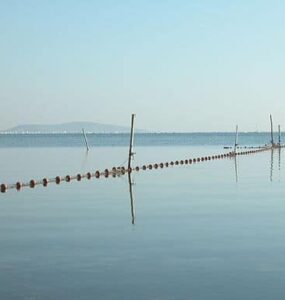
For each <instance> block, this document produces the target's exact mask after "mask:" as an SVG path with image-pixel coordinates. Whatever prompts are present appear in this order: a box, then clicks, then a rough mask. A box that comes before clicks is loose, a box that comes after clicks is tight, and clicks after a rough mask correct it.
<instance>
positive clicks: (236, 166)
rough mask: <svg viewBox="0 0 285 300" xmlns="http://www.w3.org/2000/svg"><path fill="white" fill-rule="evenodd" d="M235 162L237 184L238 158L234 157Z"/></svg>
mask: <svg viewBox="0 0 285 300" xmlns="http://www.w3.org/2000/svg"><path fill="white" fill-rule="evenodd" d="M234 160H235V174H236V182H238V165H237V157H236V156H234Z"/></svg>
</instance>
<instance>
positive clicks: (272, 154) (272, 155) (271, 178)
mask: <svg viewBox="0 0 285 300" xmlns="http://www.w3.org/2000/svg"><path fill="white" fill-rule="evenodd" d="M273 152H274V149H273V148H272V149H271V160H270V181H272V180H273V167H274V153H273Z"/></svg>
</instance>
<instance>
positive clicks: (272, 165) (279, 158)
mask: <svg viewBox="0 0 285 300" xmlns="http://www.w3.org/2000/svg"><path fill="white" fill-rule="evenodd" d="M275 150H277V151H278V171H279V181H280V171H281V148H278V149H274V148H273V149H271V160H270V181H271V182H272V181H273V179H274V154H275Z"/></svg>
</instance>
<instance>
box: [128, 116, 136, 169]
mask: <svg viewBox="0 0 285 300" xmlns="http://www.w3.org/2000/svg"><path fill="white" fill-rule="evenodd" d="M135 116H136V115H135V114H132V121H131V137H130V147H129V161H128V169H130V168H131V167H132V162H131V161H132V157H133V155H134V154H135V153H134V152H133V144H134V122H135Z"/></svg>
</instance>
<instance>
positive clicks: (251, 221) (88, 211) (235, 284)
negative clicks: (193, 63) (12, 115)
mask: <svg viewBox="0 0 285 300" xmlns="http://www.w3.org/2000/svg"><path fill="white" fill-rule="evenodd" d="M222 152H224V150H223V149H222V147H221V146H203V147H202V146H179V147H178V146H177V147H163V146H161V147H150V146H144V147H137V148H136V157H135V160H134V165H137V164H138V165H141V164H145V163H154V162H158V163H159V162H164V161H169V160H176V159H178V160H180V159H187V158H192V157H195V156H197V155H200V156H201V155H206V154H218V153H222ZM0 153H1V156H0V157H1V158H2V161H1V181H2V182H11V181H12V182H14V181H15V180H19V179H21V180H24V181H25V180H29V179H30V178H32V177H33V178H36V179H37V178H39V179H41V178H43V177H45V176H55V175H66V174H68V173H69V174H74V175H75V174H77V173H78V172H85V171H95V170H96V169H105V168H106V167H112V166H113V165H115V166H117V165H120V164H121V163H123V162H124V161H125V158H126V153H127V148H126V147H100V148H93V149H92V150H91V151H90V152H89V153H88V155H86V153H85V151H84V149H81V148H68V147H65V148H52V147H49V148H44V147H41V148H17V149H16V148H9V149H7V148H3V149H0ZM284 161H285V158H284V152H283V150H281V151H280V152H279V151H278V150H276V151H274V152H273V153H271V151H268V152H264V153H258V154H255V155H249V156H240V157H237V161H236V164H235V161H234V159H224V160H217V161H210V162H205V163H200V164H195V165H191V166H185V165H184V166H179V167H171V168H168V169H165V168H164V169H160V170H153V171H140V172H138V173H133V176H132V177H133V178H132V180H133V182H134V185H133V195H134V207H135V224H132V215H131V205H130V195H129V184H128V177H127V176H122V177H120V178H109V179H103V178H102V179H99V180H97V179H92V180H90V181H88V180H83V181H81V182H72V183H62V184H60V185H59V186H57V185H55V184H51V185H50V186H48V187H47V188H43V187H41V186H37V187H36V188H35V189H28V188H26V189H23V190H22V191H21V192H17V191H15V190H10V191H8V192H7V193H6V194H1V195H0V206H1V209H0V245H1V248H0V268H1V272H0V283H1V284H0V298H1V299H269V298H271V299H283V298H284V297H283V295H284V292H285V288H284V284H283V283H284V279H285V258H284V251H285V239H284V230H285V218H284V216H285V203H284V193H285V188H284Z"/></svg>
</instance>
